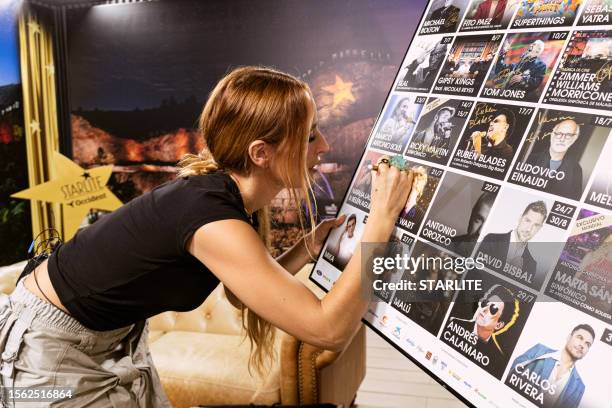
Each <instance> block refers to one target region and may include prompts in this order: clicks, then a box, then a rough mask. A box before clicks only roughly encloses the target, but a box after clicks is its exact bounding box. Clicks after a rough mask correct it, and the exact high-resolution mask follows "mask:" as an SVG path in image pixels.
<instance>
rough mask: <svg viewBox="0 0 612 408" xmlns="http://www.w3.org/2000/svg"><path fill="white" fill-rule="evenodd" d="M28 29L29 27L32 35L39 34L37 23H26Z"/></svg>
mask: <svg viewBox="0 0 612 408" xmlns="http://www.w3.org/2000/svg"><path fill="white" fill-rule="evenodd" d="M28 27H30V30H31V31H32V34H36V33H40V26H39V25H38V23H35V22H31V23H28Z"/></svg>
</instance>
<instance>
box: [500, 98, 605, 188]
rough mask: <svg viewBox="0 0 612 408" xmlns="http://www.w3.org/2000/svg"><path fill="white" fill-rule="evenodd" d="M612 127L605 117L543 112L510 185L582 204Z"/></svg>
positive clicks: (588, 114)
mask: <svg viewBox="0 0 612 408" xmlns="http://www.w3.org/2000/svg"><path fill="white" fill-rule="evenodd" d="M611 127H612V118H611V117H608V116H604V115H597V114H591V113H578V112H566V111H559V110H553V109H544V110H539V111H538V112H537V114H536V117H535V119H534V121H533V123H532V125H531V129H530V130H529V133H528V134H527V137H526V139H525V142H524V143H523V148H522V150H521V152H520V154H519V156H518V159H517V160H516V163H515V165H514V168H513V170H512V173H511V174H510V177H509V178H508V181H509V182H511V183H514V184H518V185H521V186H525V187H529V188H532V189H535V190H540V191H545V192H547V193H550V194H555V195H558V196H561V197H566V198H571V199H573V200H580V197H581V196H582V192H583V191H584V189H585V187H586V184H587V182H588V180H589V177H590V176H591V172H592V171H593V168H594V167H595V164H596V162H597V159H598V157H599V154H600V152H601V151H602V149H603V147H604V145H605V143H606V140H607V138H608V134H609V133H610V128H611ZM608 173H609V172H608Z"/></svg>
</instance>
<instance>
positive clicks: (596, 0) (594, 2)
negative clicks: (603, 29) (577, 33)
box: [578, 0, 612, 25]
mask: <svg viewBox="0 0 612 408" xmlns="http://www.w3.org/2000/svg"><path fill="white" fill-rule="evenodd" d="M611 15H612V0H588V1H587V2H586V3H585V4H584V6H583V7H582V14H581V15H580V21H579V22H578V25H603V24H610V21H611V20H610V16H611Z"/></svg>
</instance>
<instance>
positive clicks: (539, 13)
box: [512, 0, 581, 29]
mask: <svg viewBox="0 0 612 408" xmlns="http://www.w3.org/2000/svg"><path fill="white" fill-rule="evenodd" d="M580 4H581V0H523V1H521V4H520V5H519V7H518V11H517V12H516V17H514V21H513V22H512V28H531V29H533V28H540V27H567V26H571V25H572V24H573V23H574V19H575V18H576V15H577V14H578V9H579V8H580Z"/></svg>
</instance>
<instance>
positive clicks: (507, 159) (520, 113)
mask: <svg viewBox="0 0 612 408" xmlns="http://www.w3.org/2000/svg"><path fill="white" fill-rule="evenodd" d="M534 110H535V109H534V108H531V107H524V106H516V105H503V104H499V103H490V102H478V103H477V104H476V107H475V108H474V110H473V111H472V115H471V116H470V119H469V120H468V123H467V126H466V128H465V130H464V131H463V136H462V137H461V140H459V146H458V147H457V150H456V151H455V155H454V156H453V159H452V160H451V166H452V167H455V168H458V169H462V170H467V171H470V172H473V173H477V174H481V175H483V176H487V177H492V178H496V179H498V180H502V179H503V178H504V176H505V174H506V172H507V171H508V169H509V167H510V164H511V162H512V158H513V157H514V154H515V153H516V150H517V147H518V145H519V143H520V142H521V139H522V138H523V135H524V133H525V130H526V128H527V125H528V123H529V121H530V119H531V116H532V114H533V112H534Z"/></svg>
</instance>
